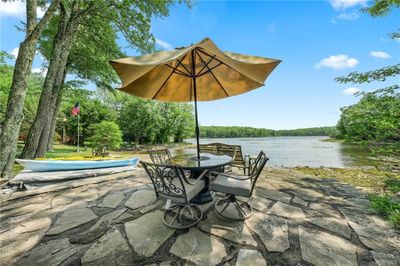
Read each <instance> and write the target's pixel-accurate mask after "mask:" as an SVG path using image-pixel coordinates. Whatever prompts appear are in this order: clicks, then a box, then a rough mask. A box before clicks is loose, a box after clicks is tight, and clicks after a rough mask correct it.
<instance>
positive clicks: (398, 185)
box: [384, 178, 400, 194]
mask: <svg viewBox="0 0 400 266" xmlns="http://www.w3.org/2000/svg"><path fill="white" fill-rule="evenodd" d="M384 186H385V189H386V190H389V191H390V192H391V193H394V194H395V193H398V192H400V179H397V178H388V179H386V180H385V182H384Z"/></svg>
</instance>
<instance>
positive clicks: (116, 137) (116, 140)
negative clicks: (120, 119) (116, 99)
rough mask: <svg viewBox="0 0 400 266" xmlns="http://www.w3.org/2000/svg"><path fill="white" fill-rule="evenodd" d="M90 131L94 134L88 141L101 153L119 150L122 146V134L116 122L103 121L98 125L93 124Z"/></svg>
mask: <svg viewBox="0 0 400 266" xmlns="http://www.w3.org/2000/svg"><path fill="white" fill-rule="evenodd" d="M89 130H91V131H92V132H93V134H92V136H91V137H90V138H89V139H88V140H89V141H90V143H91V144H90V145H91V147H92V148H96V149H97V150H99V151H104V150H109V149H118V148H119V147H120V146H121V144H122V132H121V130H120V129H119V126H118V125H117V124H116V123H114V122H109V121H102V122H101V123H98V124H92V125H90V127H89Z"/></svg>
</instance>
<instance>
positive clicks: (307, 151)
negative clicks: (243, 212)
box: [187, 136, 374, 167]
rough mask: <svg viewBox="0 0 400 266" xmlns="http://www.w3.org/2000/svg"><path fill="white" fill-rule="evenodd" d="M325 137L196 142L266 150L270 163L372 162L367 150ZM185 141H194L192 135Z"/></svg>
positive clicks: (249, 151)
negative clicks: (328, 140) (236, 145)
mask: <svg viewBox="0 0 400 266" xmlns="http://www.w3.org/2000/svg"><path fill="white" fill-rule="evenodd" d="M325 139H328V137H323V136H322V137H267V138H213V139H200V143H213V142H218V143H226V144H238V145H241V146H242V150H243V153H244V154H257V153H258V152H259V151H260V150H263V151H264V152H266V153H267V155H268V157H269V158H270V160H269V161H268V165H270V166H286V167H294V166H310V167H320V166H325V167H349V166H368V165H373V164H374V161H372V160H371V159H370V158H368V153H367V151H366V150H365V149H363V148H362V147H360V146H358V145H355V144H347V143H338V142H324V141H322V140H325ZM187 141H188V142H191V143H196V140H195V139H188V140H187Z"/></svg>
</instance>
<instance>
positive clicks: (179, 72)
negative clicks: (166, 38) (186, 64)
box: [165, 63, 191, 78]
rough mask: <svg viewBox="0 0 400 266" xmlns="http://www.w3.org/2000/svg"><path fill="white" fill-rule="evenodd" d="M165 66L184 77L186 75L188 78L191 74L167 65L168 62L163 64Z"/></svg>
mask: <svg viewBox="0 0 400 266" xmlns="http://www.w3.org/2000/svg"><path fill="white" fill-rule="evenodd" d="M165 66H167V67H169V68H171V69H173V71H174V72H175V73H176V74H180V75H182V76H185V77H188V78H190V77H191V76H190V75H188V74H187V73H185V72H183V71H182V70H179V69H177V68H175V67H173V66H170V65H168V64H165ZM178 66H179V63H178Z"/></svg>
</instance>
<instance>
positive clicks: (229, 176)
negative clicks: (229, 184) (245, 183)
mask: <svg viewBox="0 0 400 266" xmlns="http://www.w3.org/2000/svg"><path fill="white" fill-rule="evenodd" d="M218 175H222V176H225V177H228V178H232V179H236V180H247V179H251V177H250V176H243V177H236V176H233V175H230V174H227V173H218ZM218 175H217V176H218Z"/></svg>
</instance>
